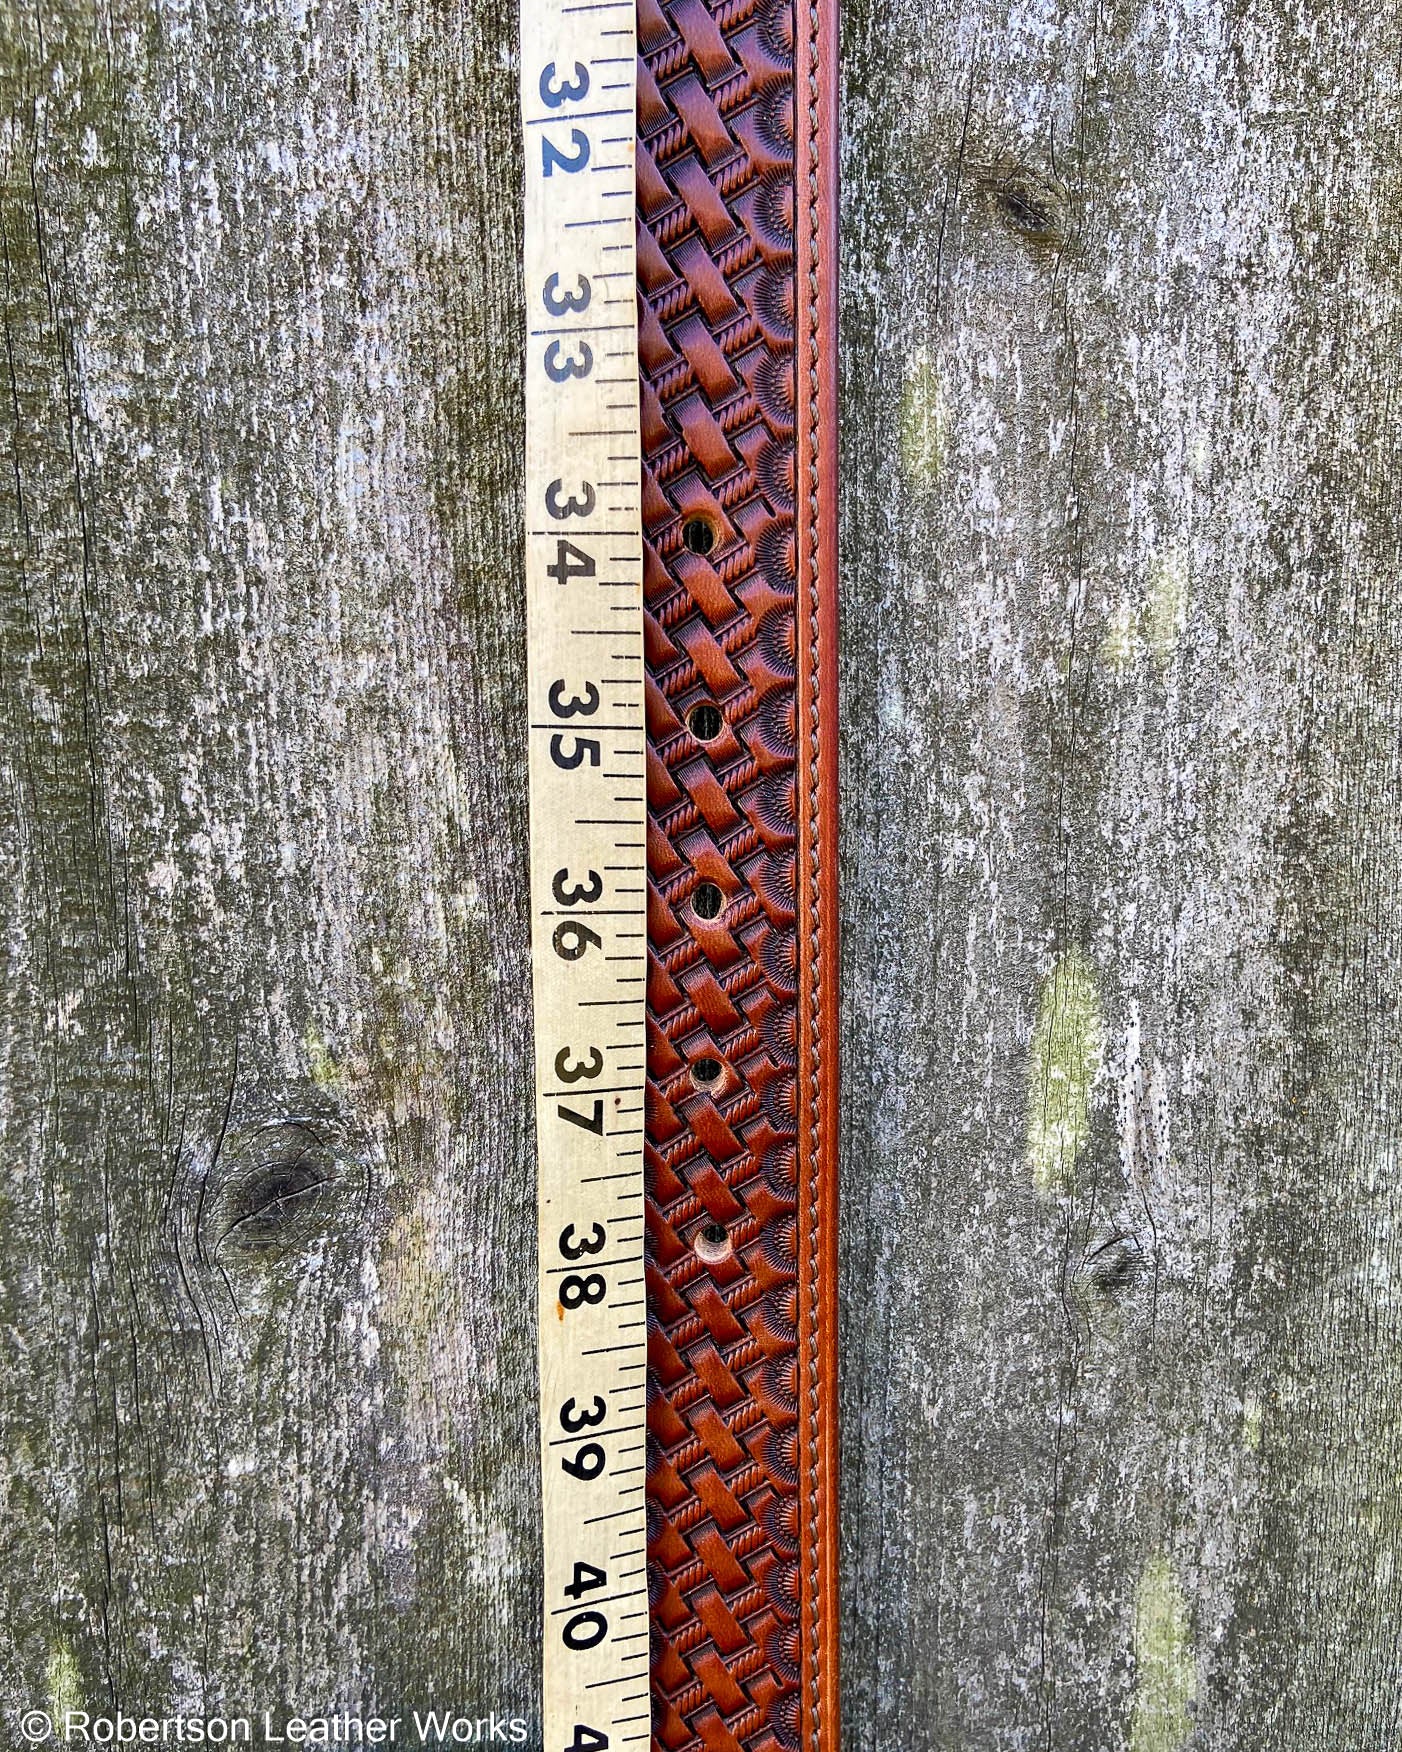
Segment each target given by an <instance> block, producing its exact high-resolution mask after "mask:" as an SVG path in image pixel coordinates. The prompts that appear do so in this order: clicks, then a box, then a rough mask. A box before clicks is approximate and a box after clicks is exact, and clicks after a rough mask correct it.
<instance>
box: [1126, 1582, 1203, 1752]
mask: <svg viewBox="0 0 1402 1752" xmlns="http://www.w3.org/2000/svg"><path fill="white" fill-rule="evenodd" d="M1134 1669H1135V1676H1134V1713H1133V1719H1132V1725H1131V1728H1130V1738H1129V1745H1130V1752H1179V1749H1180V1748H1181V1747H1182V1746H1183V1745H1184V1744H1185V1743H1186V1742H1187V1740H1188V1737H1189V1736H1190V1734H1191V1733H1192V1731H1193V1714H1192V1704H1193V1699H1194V1697H1195V1695H1196V1693H1197V1668H1196V1663H1195V1661H1194V1658H1193V1642H1192V1626H1191V1624H1190V1621H1189V1616H1188V1602H1187V1600H1186V1599H1185V1598H1184V1595H1183V1589H1182V1587H1181V1586H1180V1585H1179V1581H1178V1576H1177V1574H1176V1572H1175V1570H1174V1567H1173V1563H1172V1561H1171V1560H1170V1559H1169V1558H1168V1557H1167V1556H1166V1555H1165V1554H1164V1553H1163V1552H1155V1554H1154V1555H1153V1556H1152V1557H1151V1558H1150V1559H1149V1561H1148V1563H1146V1564H1145V1566H1144V1570H1143V1573H1142V1574H1141V1576H1140V1578H1139V1587H1138V1590H1137V1592H1136V1595H1135V1601H1134Z"/></svg>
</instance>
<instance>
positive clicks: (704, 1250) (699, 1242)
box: [695, 1223, 735, 1265]
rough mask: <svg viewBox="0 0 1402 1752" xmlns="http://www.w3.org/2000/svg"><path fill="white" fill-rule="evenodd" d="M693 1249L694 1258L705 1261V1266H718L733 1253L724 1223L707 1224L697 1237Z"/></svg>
mask: <svg viewBox="0 0 1402 1752" xmlns="http://www.w3.org/2000/svg"><path fill="white" fill-rule="evenodd" d="M695 1247H696V1257H697V1258H698V1259H703V1260H705V1262H706V1264H707V1265H719V1264H720V1262H721V1261H722V1260H723V1259H729V1258H730V1256H731V1254H732V1253H733V1252H734V1251H735V1249H734V1248H733V1247H732V1246H731V1244H730V1237H729V1235H727V1234H726V1232H725V1224H724V1223H707V1224H706V1225H705V1227H704V1228H703V1229H702V1230H701V1232H700V1233H699V1234H698V1235H697V1237H696V1241H695Z"/></svg>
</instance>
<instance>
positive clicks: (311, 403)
mask: <svg viewBox="0 0 1402 1752" xmlns="http://www.w3.org/2000/svg"><path fill="white" fill-rule="evenodd" d="M846 28H847V43H846V88H847V129H846V149H845V160H846V162H845V170H846V177H847V184H846V194H845V212H846V230H845V262H844V269H845V277H846V294H845V316H846V334H845V342H844V369H845V380H846V395H845V412H844V431H845V436H844V465H845V470H846V488H845V512H844V560H845V567H844V569H845V580H844V591H845V610H844V641H845V658H844V680H845V688H846V692H845V697H844V705H843V710H844V717H845V745H846V772H845V777H846V802H845V823H844V832H845V841H844V846H845V850H844V858H845V864H844V879H845V899H844V914H845V921H846V932H847V937H846V945H847V946H846V958H845V974H846V994H845V1004H846V1013H847V1019H848V1020H847V1061H846V1062H847V1095H846V1099H845V1166H844V1194H845V1215H844V1224H845V1229H844V1234H845V1240H844V1249H843V1253H844V1257H843V1270H844V1298H845V1310H846V1313H845V1331H844V1337H845V1359H846V1363H845V1367H846V1376H845V1387H844V1394H845V1398H844V1440H845V1458H846V1481H845V1485H844V1502H845V1535H844V1537H845V1562H846V1599H847V1612H848V1622H847V1630H848V1635H847V1641H846V1647H845V1651H844V1653H845V1668H844V1682H845V1687H846V1724H847V1726H846V1735H845V1743H846V1744H847V1745H849V1746H850V1747H852V1748H854V1749H855V1748H866V1747H873V1748H875V1747H880V1748H882V1752H887V1749H889V1748H903V1749H905V1748H908V1749H910V1752H924V1749H926V1748H938V1749H940V1752H945V1749H949V1752H953V1749H955V1748H958V1749H959V1752H974V1749H975V1748H989V1749H993V1748H997V1749H999V1752H1003V1749H1011V1748H1022V1747H1027V1748H1034V1747H1036V1748H1057V1749H1059V1752H1078V1749H1079V1748H1082V1747H1087V1748H1091V1747H1095V1748H1099V1747H1105V1748H1115V1747H1128V1748H1130V1749H1131V1752H1171V1749H1173V1748H1177V1747H1179V1746H1183V1745H1186V1744H1188V1743H1189V1742H1192V1743H1193V1744H1195V1745H1199V1746H1204V1747H1207V1746H1210V1747H1213V1748H1221V1749H1223V1752H1226V1749H1228V1748H1231V1749H1233V1752H1238V1749H1239V1752H1255V1749H1257V1748H1261V1749H1269V1752H1285V1749H1286V1748H1289V1749H1290V1752H1295V1749H1297V1748H1313V1747H1316V1746H1318V1747H1324V1746H1328V1747H1329V1748H1330V1749H1331V1752H1335V1749H1348V1748H1357V1749H1358V1752H1378V1749H1380V1748H1383V1747H1386V1746H1388V1745H1389V1744H1390V1743H1392V1742H1393V1741H1394V1740H1395V1739H1396V1738H1397V1737H1398V1735H1399V1733H1402V1720H1400V1719H1399V1718H1400V1717H1402V1683H1400V1682H1399V1678H1398V1667H1399V1659H1400V1658H1402V1647H1400V1646H1399V1636H1400V1635H1402V1633H1400V1632H1399V1630H1398V1626H1399V1625H1402V1562H1399V1558H1402V1552H1399V1544H1402V1349H1400V1348H1399V1336H1402V1276H1399V1254H1400V1253H1402V1241H1400V1240H1399V1232H1398V1222H1397V1219H1398V1213H1399V1202H1400V1201H1402V1194H1399V1172H1400V1170H1399V1165H1398V1160H1397V1156H1396V1132H1397V1108H1398V1101H1399V1096H1400V1095H1402V1090H1399V1063H1400V1061H1399V1056H1398V1048H1397V1038H1396V1035H1397V1019H1396V1018H1397V1009H1396V1005H1397V961H1398V954H1399V947H1402V912H1399V908H1398V903H1397V894H1396V887H1397V882H1398V870H1399V851H1402V845H1399V841H1402V795H1400V793H1402V774H1399V729H1402V724H1400V723H1399V720H1400V719H1402V704H1399V700H1398V687H1399V668H1400V667H1402V665H1399V643H1402V607H1399V606H1397V605H1396V603H1395V600H1394V597H1395V586H1394V574H1395V573H1396V570H1397V567H1398V546H1399V543H1398V535H1397V530H1398V521H1397V507H1396V505H1395V502H1394V501H1395V487H1394V481H1395V478H1396V470H1395V465H1394V462H1393V451H1394V425H1395V414H1394V409H1395V404H1396V394H1395V388H1394V385H1395V381H1396V365H1395V360H1396V357H1397V353H1398V343H1399V341H1402V320H1399V318H1400V317H1402V312H1399V297H1402V292H1399V284H1400V282H1399V272H1398V268H1399V263H1398V257H1399V219H1398V213H1399V204H1398V196H1399V193H1402V189H1399V183H1400V182H1402V167H1399V161H1398V142H1399V119H1402V96H1400V95H1399V63H1400V62H1402V9H1400V8H1399V6H1398V5H1396V4H1394V0H1384V3H1383V4H1381V5H1379V6H1377V7H1373V8H1364V7H1354V8H1349V9H1345V8H1342V7H1339V8H1330V9H1324V8H1317V7H1316V8H1313V9H1310V8H1306V7H1304V6H1292V5H1290V4H1288V3H1287V0H1257V3H1256V4H1254V5H1247V4H1239V5H1236V6H1234V7H1229V8H1227V7H1216V6H1209V5H1207V4H1206V0H1156V3H1155V4H1151V5H1146V6H1136V7H1130V6H1127V5H1118V4H1108V3H1107V4H1102V5H1096V4H1094V0H1085V3H1083V4H1082V3H1079V0H1067V3H1066V4H1064V5H1060V6H1053V5H1051V4H1046V3H1043V0H1016V3H1009V0H1004V3H1003V4H1001V5H995V4H992V3H990V0H960V3H958V4H954V3H951V0H888V3H887V4H883V5H880V6H878V5H877V4H875V0H850V3H849V5H848V8H847V26H846ZM514 54H515V24H514V8H513V7H510V6H506V5H494V6H491V7H487V6H485V5H480V4H474V5H469V6H466V7H463V8H450V7H440V8H433V7H428V8H426V7H423V6H420V5H418V4H411V3H409V0H396V3H395V4H393V5H390V4H387V3H385V0H371V3H369V4H364V5H360V6H351V5H348V4H344V3H343V0H331V3H330V4H308V3H307V0H300V3H298V4H295V5H294V4H292V3H290V0H286V3H284V4H275V3H274V0H218V3H216V4H196V3H182V4H164V5H162V4H156V3H155V0H116V4H114V5H112V6H107V7H101V8H99V7H98V6H96V5H95V4H85V3H81V0H70V3H63V0H37V4H35V5H34V6H32V7H29V8H25V9H21V8H20V7H19V6H18V4H14V3H12V4H10V5H7V6H6V7H4V8H3V9H0V273H3V336H2V337H0V338H3V341H4V348H5V357H4V388H5V392H6V393H5V397H4V399H5V403H6V412H5V415H4V427H3V430H4V446H5V463H6V467H5V469H4V474H3V480H0V665H2V666H3V681H4V686H3V700H4V705H3V712H4V719H3V727H2V728H0V863H2V864H3V877H2V878H0V908H3V913H4V927H3V942H4V955H5V971H4V979H3V985H0V1017H2V1018H3V1028H0V1054H2V1055H3V1056H0V1083H2V1084H3V1089H2V1091H0V1134H2V1135H3V1149H4V1162H5V1170H6V1174H5V1182H4V1204H3V1211H2V1213H0V1214H3V1226H2V1227H0V1406H2V1407H3V1418H4V1425H5V1432H6V1440H5V1442H4V1444H3V1450H4V1462H3V1466H0V1554H2V1555H3V1566H4V1575H5V1582H6V1585H5V1588H4V1590H3V1591H0V1592H3V1601H0V1710H3V1711H4V1712H5V1713H6V1715H7V1717H8V1718H11V1719H12V1718H13V1717H14V1716H15V1714H16V1712H18V1711H19V1710H20V1709H22V1708H23V1707H25V1706H27V1705H28V1704H30V1703H33V1702H37V1703H40V1704H42V1703H44V1702H45V1700H46V1699H48V1700H50V1701H60V1702H61V1701H65V1700H71V1699H82V1700H85V1701H87V1702H88V1703H89V1704H91V1705H93V1706H94V1707H96V1706H97V1705H99V1704H110V1703H113V1702H117V1701H121V1702H123V1703H125V1704H126V1705H127V1706H128V1707H136V1706H139V1707H144V1708H152V1709H161V1708H188V1709H205V1710H208V1711H210V1712H214V1711H217V1710H219V1709H221V1708H233V1707H236V1706H243V1707H248V1708H260V1707H263V1706H264V1704H265V1703H266V1704H267V1705H269V1706H276V1705H278V1704H286V1705H288V1706H292V1707H303V1708H307V1709H315V1708H330V1707H332V1706H334V1705H338V1704H341V1705H350V1706H355V1705H360V1704H364V1705H366V1706H369V1705H372V1704H380V1705H388V1706H391V1707H393V1706H397V1705H398V1706H402V1705H410V1704H413V1703H428V1702H439V1703H453V1704H459V1705H463V1706H466V1707H469V1708H480V1709H481V1710H483V1711H485V1710H486V1709H487V1708H489V1707H492V1706H497V1707H507V1708H515V1707H521V1706H523V1705H524V1706H526V1707H527V1708H530V1707H533V1695H534V1684H535V1662H536V1652H537V1644H536V1628H535V1627H536V1587H537V1584H536V1579H535V1565H536V1561H537V1554H536V1549H535V1545H534V1534H533V1521H534V1499H535V1492H536V1470H535V1459H534V1415H535V1414H534V1373H533V1371H534V1359H533V1339H532V1334H531V1332H530V1329H529V1323H528V1320H527V1318H526V1311H527V1310H528V1309H529V1307H530V1306H531V1296H532V1283H533V1277H532V1260H531V1236H532V1233H533V1223H534V1213H533V1207H532V1197H533V1175H532V1164H531V1139H530V1135H529V1111H530V1106H529V1033H528V1026H527V1022H528V1018H527V1011H526V994H527V990H528V977H527V974H528V961H527V940H528V931H527V913H526V881H525V861H524V859H525V817H524V796H525V786H524V734H525V733H524V725H523V723H522V721H521V714H520V709H519V707H520V700H521V689H522V683H523V676H524V650H523V640H522V623H521V614H520V600H519V586H518V573H519V563H520V545H519V540H518V511H519V508H518V500H517V495H518V490H519V467H520V465H519V455H520V442H521V427H520V387H519V375H518V348H519V343H520V334H521V315H520V294H519V286H518V278H517V274H518V269H517V251H518V242H519V232H518V221H517V217H516V209H517V202H518V196H519V165H518V158H517V149H516V145H515V138H516V116H515V107H514V105H515V81H516V71H515V65H514Z"/></svg>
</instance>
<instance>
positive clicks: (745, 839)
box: [521, 0, 839, 1752]
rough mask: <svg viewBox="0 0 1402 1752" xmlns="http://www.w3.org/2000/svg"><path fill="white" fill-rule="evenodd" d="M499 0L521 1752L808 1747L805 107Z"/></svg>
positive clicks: (820, 794)
mask: <svg viewBox="0 0 1402 1752" xmlns="http://www.w3.org/2000/svg"><path fill="white" fill-rule="evenodd" d="M835 23H836V21H835V16H834V14H833V13H832V11H830V10H828V9H825V8H824V7H822V6H818V7H810V6H808V5H806V4H799V3H798V0H639V3H638V4H636V6H635V0H572V3H571V0H522V10H521V102H522V124H523V127H522V132H523V136H524V142H525V229H524V286H525V297H526V309H527V355H526V380H525V381H526V420H527V443H526V531H527V536H526V594H527V618H528V647H529V659H528V673H529V680H528V700H527V705H528V710H529V722H530V743H529V751H530V787H531V789H530V802H531V896H532V930H533V939H532V945H533V956H532V958H533V967H534V995H535V1032H536V1073H537V1127H538V1150H539V1162H540V1173H539V1209H540V1230H539V1285H540V1304H539V1333H540V1345H539V1348H540V1382H541V1466H542V1503H543V1543H544V1572H543V1579H544V1597H543V1603H542V1605H543V1614H542V1616H543V1625H544V1632H543V1637H544V1640H543V1656H542V1663H543V1717H542V1720H543V1732H544V1740H543V1744H544V1747H545V1752H605V1749H607V1748H620V1747H627V1746H633V1745H642V1744H644V1743H645V1742H649V1741H650V1742H651V1743H652V1745H653V1746H654V1747H658V1748H666V1749H667V1752H692V1749H696V1748H706V1749H707V1752H740V1749H744V1752H780V1749H784V1752H787V1749H789V1748H794V1749H798V1748H802V1749H804V1752H818V1749H824V1752H833V1749H835V1748H836V1746H837V1744H838V1734H839V1729H838V1722H837V1718H836V1696H837V1693H836V1656H837V1623H836V1586H835V1576H836V1564H835V1557H836V1548H835V1530H836V1524H835V1507H834V1504H835V1482H836V1454H835V1419H834V1411H835V1407H834V1404H833V1399H834V1389H835V1368H834V1320H835V1307H834V1298H835V1288H834V1257H833V1248H834V1238H835V1235H834V1232H835V1201H834V1190H835V1189H834V1180H835V1174H836V1154H835V1120H836V1089H837V1084H836V1019H835V980H836V905H835V831H836V793H835V786H836V748H835V730H836V725H835V710H834V708H835V688H834V659H835V565H836V562H835V534H834V532H835V503H834V480H835V432H836V401H835V373H834V362H835V361H834V352H835V349H834V330H835V299H834V290H835V236H834V220H835V198H834V197H835V100H834V77H833V76H834V71H835V66H836V28H835Z"/></svg>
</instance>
